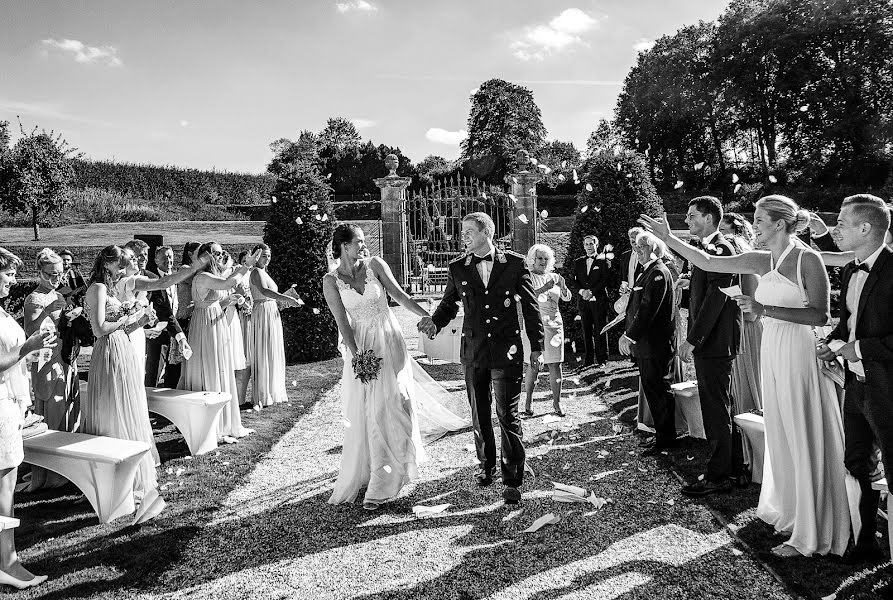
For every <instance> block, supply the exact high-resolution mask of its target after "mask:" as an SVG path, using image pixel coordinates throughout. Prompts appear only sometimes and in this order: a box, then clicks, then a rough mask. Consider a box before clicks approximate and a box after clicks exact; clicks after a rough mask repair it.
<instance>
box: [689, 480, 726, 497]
mask: <svg viewBox="0 0 893 600" xmlns="http://www.w3.org/2000/svg"><path fill="white" fill-rule="evenodd" d="M730 491H732V482H731V481H729V480H728V479H724V480H723V481H719V482H715V483H714V482H713V481H707V479H706V478H704V479H701V480H700V481H696V482H694V483H692V484H689V485H685V486H682V493H683V494H684V495H686V496H691V497H694V498H700V497H702V496H709V495H710V494H720V493H725V492H730Z"/></svg>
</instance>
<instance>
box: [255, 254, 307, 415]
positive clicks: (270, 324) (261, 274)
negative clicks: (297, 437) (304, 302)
mask: <svg viewBox="0 0 893 600" xmlns="http://www.w3.org/2000/svg"><path fill="white" fill-rule="evenodd" d="M254 252H255V253H257V256H258V259H257V268H256V269H254V271H252V272H251V277H250V278H249V281H250V283H251V297H252V298H253V299H254V306H252V308H251V373H252V375H253V377H254V384H253V385H252V386H251V402H252V404H254V407H255V408H257V409H260V408H262V407H264V406H272V405H273V404H276V403H279V402H286V401H287V400H288V396H287V395H286V392H285V341H284V338H283V335H282V317H281V316H280V315H279V306H278V305H277V304H276V303H277V302H283V303H285V304H286V305H290V306H298V305H299V301H298V299H297V297H296V296H289V295H286V294H280V293H279V286H278V285H276V282H275V281H273V278H272V277H270V274H269V273H267V267H268V266H269V265H270V260H271V259H272V258H273V254H272V252H271V251H270V247H269V246H267V245H266V244H258V245H257V246H255V247H254Z"/></svg>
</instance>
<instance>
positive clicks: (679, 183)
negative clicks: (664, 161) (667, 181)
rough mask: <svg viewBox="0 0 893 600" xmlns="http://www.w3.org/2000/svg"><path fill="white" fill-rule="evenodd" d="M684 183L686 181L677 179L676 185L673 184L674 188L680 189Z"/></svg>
mask: <svg viewBox="0 0 893 600" xmlns="http://www.w3.org/2000/svg"><path fill="white" fill-rule="evenodd" d="M683 185H685V182H684V181H677V182H676V185H674V186H673V189H674V190H678V189H679V188H681V187H682V186H683Z"/></svg>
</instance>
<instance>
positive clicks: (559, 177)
mask: <svg viewBox="0 0 893 600" xmlns="http://www.w3.org/2000/svg"><path fill="white" fill-rule="evenodd" d="M565 179H567V177H565V176H564V175H562V174H561V173H559V174H558V181H561V182H564V180H565Z"/></svg>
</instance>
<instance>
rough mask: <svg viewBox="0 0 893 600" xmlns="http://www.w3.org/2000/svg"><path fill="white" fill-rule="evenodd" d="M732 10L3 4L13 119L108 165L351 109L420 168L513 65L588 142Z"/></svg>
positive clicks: (710, 1)
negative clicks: (645, 75) (685, 39)
mask: <svg viewBox="0 0 893 600" xmlns="http://www.w3.org/2000/svg"><path fill="white" fill-rule="evenodd" d="M726 4H727V0H697V1H696V2H695V1H692V0H570V1H569V2H566V3H565V2H556V1H551V2H543V1H539V2H535V1H532V0H483V1H482V0H474V1H471V0H447V1H431V0H341V1H337V0H336V1H329V0H263V1H262V2H244V1H243V0H214V2H209V1H201V2H199V1H195V0H177V1H168V0H153V1H152V2H146V1H145V0H138V1H134V0H41V1H40V2H37V1H33V0H3V17H4V18H3V19H2V20H0V73H2V74H3V75H2V80H3V85H2V86H0V120H9V121H12V122H13V123H14V124H15V120H16V115H20V116H21V118H22V122H23V124H24V125H25V126H26V128H30V127H31V126H33V125H39V126H41V127H43V128H46V129H55V130H56V131H61V132H62V133H63V134H64V135H65V137H66V138H67V139H68V140H69V142H70V143H71V144H72V145H74V146H76V147H78V148H80V150H81V151H83V152H84V153H85V154H86V155H87V156H88V157H91V158H95V159H112V158H113V159H115V160H118V161H129V162H142V163H153V164H171V165H178V166H185V167H194V168H201V169H209V168H216V169H218V170H230V171H244V172H260V171H262V170H263V169H264V167H265V165H266V164H267V162H268V161H269V159H270V157H271V154H270V150H269V144H270V142H272V141H273V140H276V139H279V138H282V137H288V138H292V139H294V138H297V135H298V133H299V132H300V131H301V130H302V129H310V130H313V131H319V130H320V129H321V128H322V127H323V126H324V125H325V121H326V118H328V117H331V116H344V117H347V118H349V119H351V120H353V122H354V123H355V125H356V126H357V127H358V129H359V131H360V134H361V135H362V136H363V137H364V138H366V139H371V140H373V141H374V142H376V143H386V144H389V145H392V146H399V147H400V148H401V150H402V151H403V153H404V154H406V155H407V156H409V157H410V158H411V159H412V160H413V161H416V162H418V161H419V160H421V159H422V158H424V157H425V156H427V155H429V154H438V155H440V156H444V157H446V158H455V157H457V156H458V155H459V146H458V144H459V142H460V140H461V139H462V137H463V135H464V128H465V124H466V120H467V117H468V109H469V106H470V100H469V94H470V92H471V90H473V89H475V88H476V87H477V86H478V85H479V84H480V83H481V82H483V81H485V80H487V79H490V78H493V77H499V78H502V79H506V80H508V81H512V82H514V83H518V84H521V85H524V86H526V87H528V88H530V89H531V90H533V93H534V97H535V99H536V102H537V104H538V105H539V107H540V109H541V110H542V113H543V122H544V124H545V126H546V128H547V129H548V131H549V137H550V138H554V139H561V140H569V141H573V142H574V143H575V144H576V145H577V147H579V148H581V149H582V148H585V143H586V138H587V137H588V135H589V132H590V131H592V130H593V129H594V127H595V125H596V123H597V122H598V120H599V119H600V118H603V117H610V116H611V114H612V112H613V108H614V104H615V102H616V98H617V94H618V92H619V91H620V84H621V82H622V81H623V78H624V77H625V76H626V73H627V72H628V71H629V69H630V67H631V66H632V65H633V64H634V62H635V58H636V53H637V52H638V51H640V50H642V49H645V48H648V47H649V44H650V43H652V41H653V40H654V39H655V38H657V37H660V36H661V35H664V34H668V33H673V32H674V31H676V30H677V29H678V28H680V27H682V26H683V25H687V24H693V23H696V22H697V21H699V20H713V19H716V18H717V17H718V16H719V14H720V13H721V12H722V10H723V8H724V6H725V5H726ZM17 127H18V126H17V125H15V126H14V128H15V129H16V130H17Z"/></svg>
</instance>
